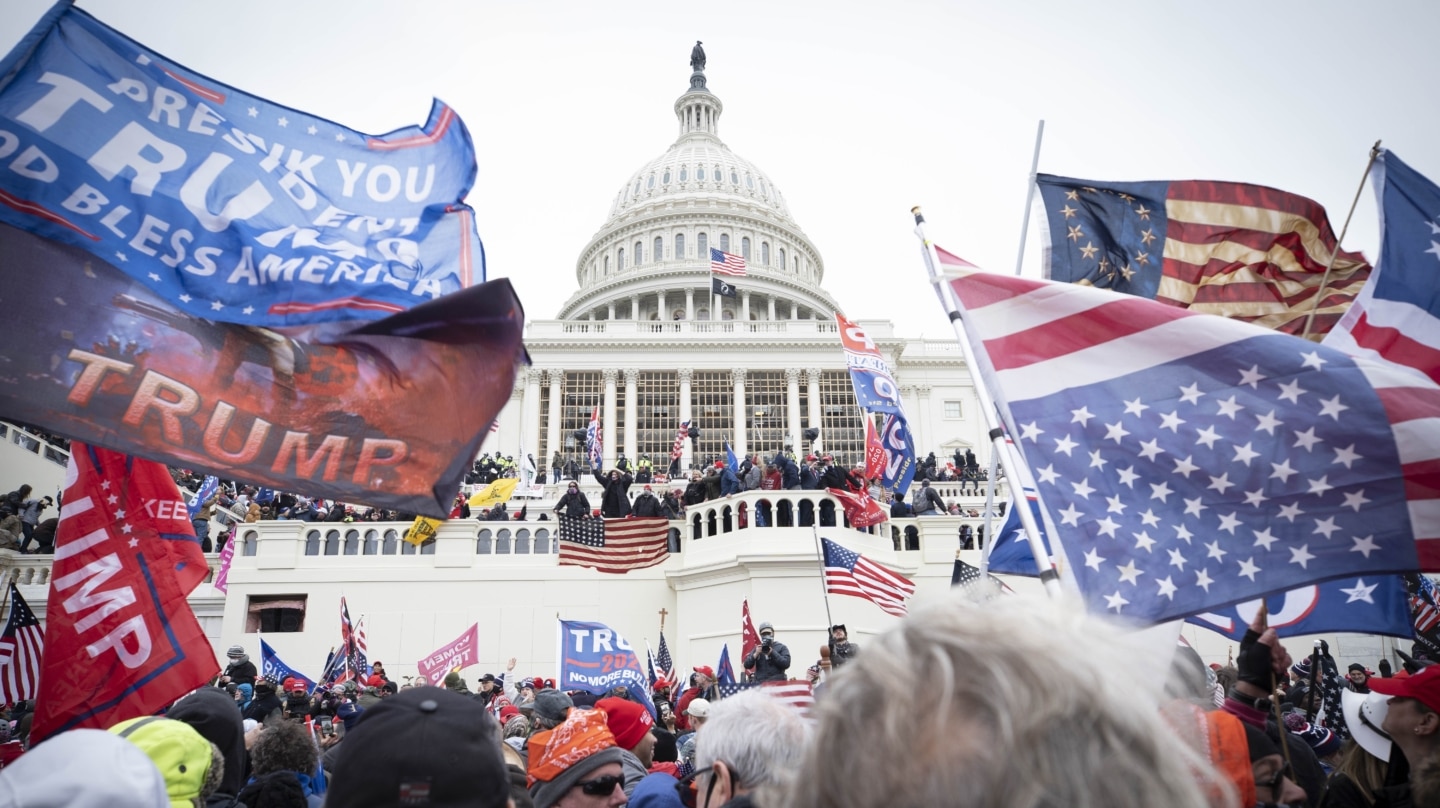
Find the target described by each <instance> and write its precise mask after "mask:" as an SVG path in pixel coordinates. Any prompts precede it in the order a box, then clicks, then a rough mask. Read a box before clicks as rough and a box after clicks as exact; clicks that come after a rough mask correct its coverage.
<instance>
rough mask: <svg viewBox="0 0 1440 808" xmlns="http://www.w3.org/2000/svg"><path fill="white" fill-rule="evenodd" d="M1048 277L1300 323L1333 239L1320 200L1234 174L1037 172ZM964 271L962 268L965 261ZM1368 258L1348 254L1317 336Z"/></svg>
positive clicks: (1276, 324) (1325, 302) (1260, 319)
mask: <svg viewBox="0 0 1440 808" xmlns="http://www.w3.org/2000/svg"><path fill="white" fill-rule="evenodd" d="M1037 182H1038V183H1039V186H1040V195H1041V197H1042V198H1043V199H1044V204H1045V212H1046V214H1047V216H1048V217H1049V221H1050V267H1049V271H1050V277H1051V278H1053V279H1055V280H1060V281H1067V282H1070V283H1083V284H1086V285H1089V286H1098V287H1101V288H1107V289H1113V290H1115V291H1117V292H1125V293H1127V294H1132V295H1139V296H1140V297H1146V298H1151V299H1154V300H1159V301H1160V302H1162V303H1169V304H1170V305H1172V306H1179V307H1181V308H1189V309H1191V310H1193V311H1199V312H1205V313H1207V314H1219V315H1222V316H1225V317H1230V318H1234V319H1238V320H1243V321H1247V322H1253V323H1255V324H1256V325H1262V326H1266V327H1268V328H1273V329H1275V330H1277V331H1282V332H1285V333H1287V334H1300V333H1301V332H1302V331H1303V330H1304V326H1305V319H1306V315H1308V314H1309V313H1310V310H1311V308H1312V307H1313V306H1314V305H1315V297H1316V295H1317V294H1318V293H1319V291H1318V290H1319V286H1320V281H1321V278H1322V277H1323V276H1324V274H1325V265H1326V263H1327V262H1328V261H1329V259H1330V256H1331V253H1333V252H1334V251H1335V250H1336V249H1337V247H1336V241H1335V235H1334V233H1333V232H1332V231H1331V230H1330V221H1329V219H1328V218H1327V217H1326V215H1325V208H1323V207H1321V206H1320V205H1319V204H1317V203H1316V202H1314V201H1312V200H1309V199H1306V198H1305V197H1303V196H1298V195H1296V194H1291V193H1286V192H1285V191H1277V190H1275V189H1274V188H1265V187H1262V186H1259V185H1245V184H1242V183H1235V182H1208V181H1176V182H1094V181H1090V180H1077V179H1071V178H1068V177H1056V176H1051V175H1049V174H1041V175H1040V176H1039V177H1038V179H1037ZM961 271H963V270H961ZM1369 275H1370V265H1369V264H1367V263H1366V262H1365V259H1364V257H1363V256H1361V255H1360V254H1359V253H1345V252H1341V253H1340V254H1339V255H1338V257H1337V259H1336V261H1335V266H1334V268H1333V269H1332V270H1331V274H1330V280H1329V282H1328V283H1329V285H1328V287H1327V288H1326V290H1325V292H1324V297H1323V298H1322V299H1321V301H1320V308H1319V310H1318V311H1317V312H1316V313H1315V323H1314V326H1313V328H1312V329H1311V333H1314V334H1324V333H1325V332H1327V331H1329V330H1330V328H1331V327H1332V326H1334V324H1335V322H1336V321H1337V320H1339V319H1340V316H1341V315H1342V314H1344V313H1345V309H1346V307H1348V306H1349V305H1350V302H1351V301H1352V300H1354V299H1355V296H1356V295H1357V294H1359V293H1360V289H1361V287H1363V286H1364V285H1365V279H1366V278H1368V277H1369Z"/></svg>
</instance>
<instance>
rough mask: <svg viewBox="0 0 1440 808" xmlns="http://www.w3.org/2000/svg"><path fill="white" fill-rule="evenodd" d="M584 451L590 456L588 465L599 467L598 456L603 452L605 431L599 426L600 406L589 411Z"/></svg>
mask: <svg viewBox="0 0 1440 808" xmlns="http://www.w3.org/2000/svg"><path fill="white" fill-rule="evenodd" d="M585 452H586V454H587V455H588V456H589V458H590V467H591V468H594V469H598V468H600V458H601V457H602V456H603V455H604V454H605V431H604V429H603V428H602V427H601V426H600V407H598V406H597V407H595V409H594V410H593V411H591V413H590V426H589V427H587V428H586V430H585Z"/></svg>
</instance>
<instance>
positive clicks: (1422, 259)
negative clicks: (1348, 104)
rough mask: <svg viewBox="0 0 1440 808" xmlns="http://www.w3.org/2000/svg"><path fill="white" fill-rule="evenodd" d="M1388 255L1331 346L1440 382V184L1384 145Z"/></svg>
mask: <svg viewBox="0 0 1440 808" xmlns="http://www.w3.org/2000/svg"><path fill="white" fill-rule="evenodd" d="M1373 176H1374V182H1375V190H1376V193H1377V194H1378V195H1379V197H1380V234H1381V240H1380V260H1379V261H1378V262H1377V265H1376V267H1375V272H1374V274H1372V275H1371V276H1370V282H1369V283H1368V284H1366V285H1365V289H1364V290H1363V291H1361V292H1360V297H1359V299H1358V300H1356V301H1355V305H1353V306H1351V307H1350V311H1348V312H1346V313H1345V316H1344V318H1342V319H1341V320H1340V324H1339V325H1337V326H1336V327H1335V329H1334V330H1333V331H1331V332H1330V334H1329V335H1327V336H1326V337H1325V344H1326V345H1329V346H1331V347H1333V348H1337V349H1339V350H1342V351H1344V352H1346V353H1349V354H1364V355H1369V356H1379V357H1381V358H1383V359H1388V360H1390V361H1391V362H1395V363H1398V364H1401V365H1406V366H1408V367H1412V368H1415V369H1416V370H1419V371H1420V372H1421V373H1424V374H1425V375H1426V376H1429V377H1430V378H1431V379H1433V380H1435V381H1437V382H1440V246H1437V245H1440V235H1437V234H1440V224H1437V222H1440V187H1436V185H1435V183H1433V182H1431V181H1430V180H1428V179H1426V178H1425V177H1424V176H1422V175H1421V174H1420V173H1419V172H1418V171H1416V170H1415V169H1413V168H1411V167H1410V166H1407V165H1405V164H1404V163H1403V162H1401V161H1400V158H1398V157H1396V156H1395V155H1394V154H1392V153H1391V152H1388V151H1385V150H1383V149H1382V150H1381V151H1380V155H1379V156H1378V157H1377V158H1376V161H1375V170H1374V174H1373Z"/></svg>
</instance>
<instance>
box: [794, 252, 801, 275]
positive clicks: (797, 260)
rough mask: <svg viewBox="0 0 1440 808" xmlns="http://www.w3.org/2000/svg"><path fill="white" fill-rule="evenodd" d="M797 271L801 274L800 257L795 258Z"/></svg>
mask: <svg viewBox="0 0 1440 808" xmlns="http://www.w3.org/2000/svg"><path fill="white" fill-rule="evenodd" d="M795 271H796V272H799V271H800V256H798V255H797V256H795Z"/></svg>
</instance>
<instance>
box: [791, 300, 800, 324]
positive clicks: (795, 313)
mask: <svg viewBox="0 0 1440 808" xmlns="http://www.w3.org/2000/svg"><path fill="white" fill-rule="evenodd" d="M790 319H792V320H798V319H800V304H799V303H796V302H794V301H793V300H792V301H791V302H790Z"/></svg>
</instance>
